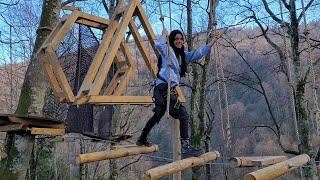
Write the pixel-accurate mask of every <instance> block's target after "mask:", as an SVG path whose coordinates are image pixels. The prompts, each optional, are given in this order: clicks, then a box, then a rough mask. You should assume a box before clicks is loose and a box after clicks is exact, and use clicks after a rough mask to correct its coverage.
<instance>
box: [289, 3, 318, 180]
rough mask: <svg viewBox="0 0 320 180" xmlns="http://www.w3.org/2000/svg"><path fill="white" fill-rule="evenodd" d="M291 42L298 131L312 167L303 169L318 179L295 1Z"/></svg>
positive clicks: (312, 177) (291, 12)
mask: <svg viewBox="0 0 320 180" xmlns="http://www.w3.org/2000/svg"><path fill="white" fill-rule="evenodd" d="M290 6H291V9H290V21H291V26H290V32H289V34H290V41H291V50H292V60H293V65H294V75H295V78H294V80H295V83H296V92H295V106H296V107H295V108H296V116H297V124H298V131H299V136H300V140H301V144H300V147H299V149H300V153H306V154H308V155H309V156H310V158H311V163H310V165H311V167H308V168H303V173H304V176H305V177H306V178H307V179H317V175H316V174H317V169H316V165H315V154H314V152H313V150H312V142H311V129H310V124H309V121H308V119H309V115H308V113H307V109H308V108H307V106H306V103H305V102H306V100H305V90H306V89H305V88H306V87H305V84H306V80H305V77H304V76H303V75H302V74H303V72H302V67H301V59H300V53H299V22H298V18H297V12H296V4H295V1H293V0H291V1H290Z"/></svg>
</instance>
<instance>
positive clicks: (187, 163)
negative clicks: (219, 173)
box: [144, 151, 220, 180]
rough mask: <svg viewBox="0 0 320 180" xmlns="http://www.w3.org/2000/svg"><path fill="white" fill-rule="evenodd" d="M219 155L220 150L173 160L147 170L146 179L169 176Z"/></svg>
mask: <svg viewBox="0 0 320 180" xmlns="http://www.w3.org/2000/svg"><path fill="white" fill-rule="evenodd" d="M218 157H220V153H219V152H218V151H213V152H208V153H205V154H202V155H201V156H199V157H190V158H187V159H183V160H180V161H176V162H172V163H170V164H166V165H163V166H159V167H156V168H153V169H150V170H148V171H146V172H145V174H144V180H154V179H158V178H160V177H163V176H168V175H170V174H174V173H177V172H180V171H182V170H185V169H188V168H191V167H195V166H199V165H202V164H204V163H207V162H209V161H213V160H216V159H217V158H218Z"/></svg>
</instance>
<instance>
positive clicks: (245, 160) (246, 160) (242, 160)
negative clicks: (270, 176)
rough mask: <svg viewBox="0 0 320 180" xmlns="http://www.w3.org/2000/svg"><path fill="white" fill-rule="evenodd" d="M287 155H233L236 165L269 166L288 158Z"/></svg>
mask: <svg viewBox="0 0 320 180" xmlns="http://www.w3.org/2000/svg"><path fill="white" fill-rule="evenodd" d="M287 159H288V158H287V156H247V157H233V158H231V161H232V162H233V163H234V166H235V167H253V166H259V167H260V166H269V165H272V164H276V163H279V162H282V161H285V160H287Z"/></svg>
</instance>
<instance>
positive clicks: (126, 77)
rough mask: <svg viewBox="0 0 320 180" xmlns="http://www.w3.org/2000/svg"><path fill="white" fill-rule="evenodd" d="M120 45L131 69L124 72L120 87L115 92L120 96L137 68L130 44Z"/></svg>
mask: <svg viewBox="0 0 320 180" xmlns="http://www.w3.org/2000/svg"><path fill="white" fill-rule="evenodd" d="M120 47H121V50H122V52H123V54H124V56H125V59H126V62H127V63H128V65H129V69H128V70H127V71H126V73H125V74H124V78H123V79H122V80H121V82H120V84H119V86H118V88H117V89H116V91H115V92H114V93H113V94H114V95H116V96H120V95H122V94H123V91H124V90H125V88H126V87H127V84H128V82H129V81H130V79H131V78H132V75H133V74H134V72H135V69H136V65H135V63H134V60H133V59H132V55H131V53H130V50H129V47H128V45H127V44H126V43H121V45H120Z"/></svg>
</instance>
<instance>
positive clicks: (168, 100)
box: [158, 0, 172, 119]
mask: <svg viewBox="0 0 320 180" xmlns="http://www.w3.org/2000/svg"><path fill="white" fill-rule="evenodd" d="M158 6H159V10H160V21H161V23H162V29H163V30H164V29H165V26H164V16H163V14H162V8H161V4H160V0H158ZM169 17H170V28H171V26H172V24H171V0H169ZM170 30H171V29H170ZM169 46H170V43H169V37H167V57H168V62H167V66H168V69H169V71H168V73H169V79H168V82H167V83H168V88H167V105H166V117H167V119H169V118H170V116H169V115H170V114H169V109H170V88H171V72H170V62H169V60H170V47H169Z"/></svg>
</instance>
